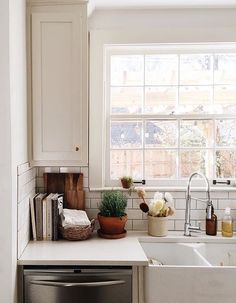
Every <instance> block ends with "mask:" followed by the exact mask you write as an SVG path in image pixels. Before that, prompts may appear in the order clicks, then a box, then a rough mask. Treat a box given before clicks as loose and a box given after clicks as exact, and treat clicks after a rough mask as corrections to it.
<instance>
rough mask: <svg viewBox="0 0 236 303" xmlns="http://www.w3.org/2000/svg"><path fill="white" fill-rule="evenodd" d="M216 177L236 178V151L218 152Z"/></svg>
mask: <svg viewBox="0 0 236 303" xmlns="http://www.w3.org/2000/svg"><path fill="white" fill-rule="evenodd" d="M216 177H217V178H235V177H236V151H233V150H220V151H217V152H216Z"/></svg>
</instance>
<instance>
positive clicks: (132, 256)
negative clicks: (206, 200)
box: [18, 231, 236, 266]
mask: <svg viewBox="0 0 236 303" xmlns="http://www.w3.org/2000/svg"><path fill="white" fill-rule="evenodd" d="M139 241H141V242H217V243H236V234H234V236H233V237H232V238H225V237H222V236H221V234H220V233H219V234H218V235H217V236H207V235H205V234H204V233H196V234H193V236H191V237H185V236H183V232H171V231H169V234H168V236H167V237H151V236H148V235H147V232H134V231H128V232H127V236H126V237H125V238H123V239H116V240H108V239H102V238H99V237H98V236H97V234H96V232H94V233H93V236H92V238H90V239H88V240H85V241H65V240H60V241H31V242H29V244H28V245H27V247H26V248H25V250H24V252H23V254H22V255H21V257H20V258H19V260H18V264H19V265H119V266H122V265H123V266H125V265H129V266H133V265H134V266H135V265H136V266H143V265H147V264H148V259H147V257H146V255H145V253H144V251H143V249H142V247H141V245H140V243H139Z"/></svg>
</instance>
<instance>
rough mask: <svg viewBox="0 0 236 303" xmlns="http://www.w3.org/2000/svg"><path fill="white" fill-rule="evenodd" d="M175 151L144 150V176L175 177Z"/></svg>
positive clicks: (150, 177) (156, 177) (154, 177)
mask: <svg viewBox="0 0 236 303" xmlns="http://www.w3.org/2000/svg"><path fill="white" fill-rule="evenodd" d="M176 157H177V153H176V151H172V150H171V151H170V150H146V151H145V178H146V179H158V178H159V179H160V178H171V179H174V178H176Z"/></svg>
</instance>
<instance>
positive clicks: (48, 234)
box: [47, 197, 52, 240]
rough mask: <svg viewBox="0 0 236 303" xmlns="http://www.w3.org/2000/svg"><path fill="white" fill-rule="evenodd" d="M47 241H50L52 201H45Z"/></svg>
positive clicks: (49, 199)
mask: <svg viewBox="0 0 236 303" xmlns="http://www.w3.org/2000/svg"><path fill="white" fill-rule="evenodd" d="M47 240H52V200H51V198H50V197H49V198H48V199H47Z"/></svg>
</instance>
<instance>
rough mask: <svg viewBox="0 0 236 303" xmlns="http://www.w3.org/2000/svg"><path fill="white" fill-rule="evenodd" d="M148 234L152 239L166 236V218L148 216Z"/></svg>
mask: <svg viewBox="0 0 236 303" xmlns="http://www.w3.org/2000/svg"><path fill="white" fill-rule="evenodd" d="M148 234H149V235H150V236H154V237H165V236H167V234H168V219H167V217H153V216H148Z"/></svg>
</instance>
